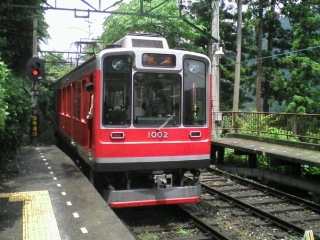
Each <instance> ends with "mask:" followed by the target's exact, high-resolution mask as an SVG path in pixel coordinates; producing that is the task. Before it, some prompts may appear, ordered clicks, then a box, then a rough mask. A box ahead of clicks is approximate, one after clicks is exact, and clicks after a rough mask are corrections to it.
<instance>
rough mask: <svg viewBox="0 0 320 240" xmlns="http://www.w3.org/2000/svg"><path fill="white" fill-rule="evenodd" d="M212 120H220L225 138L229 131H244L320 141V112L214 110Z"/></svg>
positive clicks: (298, 139) (245, 132)
mask: <svg viewBox="0 0 320 240" xmlns="http://www.w3.org/2000/svg"><path fill="white" fill-rule="evenodd" d="M213 119H218V126H219V131H220V135H221V136H222V137H223V136H224V135H225V134H226V133H242V134H250V135H257V136H266V137H272V138H282V139H283V138H285V139H287V140H295V141H303V142H314V143H320V142H318V141H320V114H298V113H272V112H214V113H213ZM213 127H214V124H213ZM280 136H282V137H280ZM283 136H284V137H283Z"/></svg>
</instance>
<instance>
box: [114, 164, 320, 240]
mask: <svg viewBox="0 0 320 240" xmlns="http://www.w3.org/2000/svg"><path fill="white" fill-rule="evenodd" d="M200 182H201V184H202V187H203V194H202V201H201V202H200V203H196V204H186V205H180V206H177V205H173V206H159V207H149V208H132V209H119V210H115V212H116V214H117V215H118V216H119V218H120V219H122V221H123V222H124V223H125V224H127V226H128V228H129V229H130V230H131V232H132V234H133V235H134V236H135V237H136V239H145V240H147V239H185V240H186V239H237V240H242V239H243V240H244V239H246V240H248V239H254V240H257V239H261V240H262V239H265V240H269V239H292V240H294V239H299V240H300V239H302V237H303V236H304V233H305V231H309V230H312V232H313V234H314V239H320V206H319V205H318V204H314V203H312V202H309V201H306V200H304V199H301V198H298V197H295V196H292V195H289V194H286V193H283V192H280V191H277V190H275V189H272V188H268V187H266V186H264V185H261V184H258V183H255V182H253V181H250V180H246V179H243V178H240V177H237V176H234V175H231V174H228V173H225V172H223V171H220V170H218V169H213V168H211V169H206V170H205V171H203V172H202V173H201V175H200ZM310 239H311V238H310Z"/></svg>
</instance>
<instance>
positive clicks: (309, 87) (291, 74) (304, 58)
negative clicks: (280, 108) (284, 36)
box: [272, 0, 320, 113]
mask: <svg viewBox="0 0 320 240" xmlns="http://www.w3.org/2000/svg"><path fill="white" fill-rule="evenodd" d="M282 2H283V4H284V7H283V8H282V13H283V14H284V15H285V16H286V17H287V18H288V19H289V22H290V24H291V31H292V33H291V34H292V41H291V46H290V49H288V50H289V52H292V53H291V54H290V55H289V56H286V57H283V58H281V59H279V60H278V63H279V65H280V66H281V67H282V69H283V76H284V77H283V78H281V79H279V80H278V81H275V82H274V83H272V86H273V88H274V89H276V91H275V92H276V93H278V95H277V96H278V99H279V101H283V104H284V105H285V106H287V111H288V112H298V113H319V112H320V94H319V93H320V89H319V83H320V59H319V56H320V47H319V46H320V32H319V27H318V26H319V25H320V8H319V2H318V1H314V0H304V1H302V3H297V2H294V1H282Z"/></svg>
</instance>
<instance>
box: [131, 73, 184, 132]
mask: <svg viewBox="0 0 320 240" xmlns="http://www.w3.org/2000/svg"><path fill="white" fill-rule="evenodd" d="M133 81H134V103H133V120H134V125H135V126H138V127H143V126H154V127H160V126H161V125H163V124H165V126H166V127H170V126H171V127H172V126H179V125H180V105H181V104H180V103H181V77H180V75H178V74H171V73H170V74H165V73H141V72H138V73H136V74H135V75H134V79H133Z"/></svg>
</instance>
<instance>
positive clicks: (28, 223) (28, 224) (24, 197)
mask: <svg viewBox="0 0 320 240" xmlns="http://www.w3.org/2000/svg"><path fill="white" fill-rule="evenodd" d="M0 198H9V202H23V210H22V215H23V240H31V239H33V240H34V239H39V240H40V239H43V240H50V239H54V240H59V239H61V238H60V234H59V229H58V225H57V221H56V218H55V215H54V212H53V209H52V205H51V200H50V196H49V192H48V191H31V192H16V193H0Z"/></svg>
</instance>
